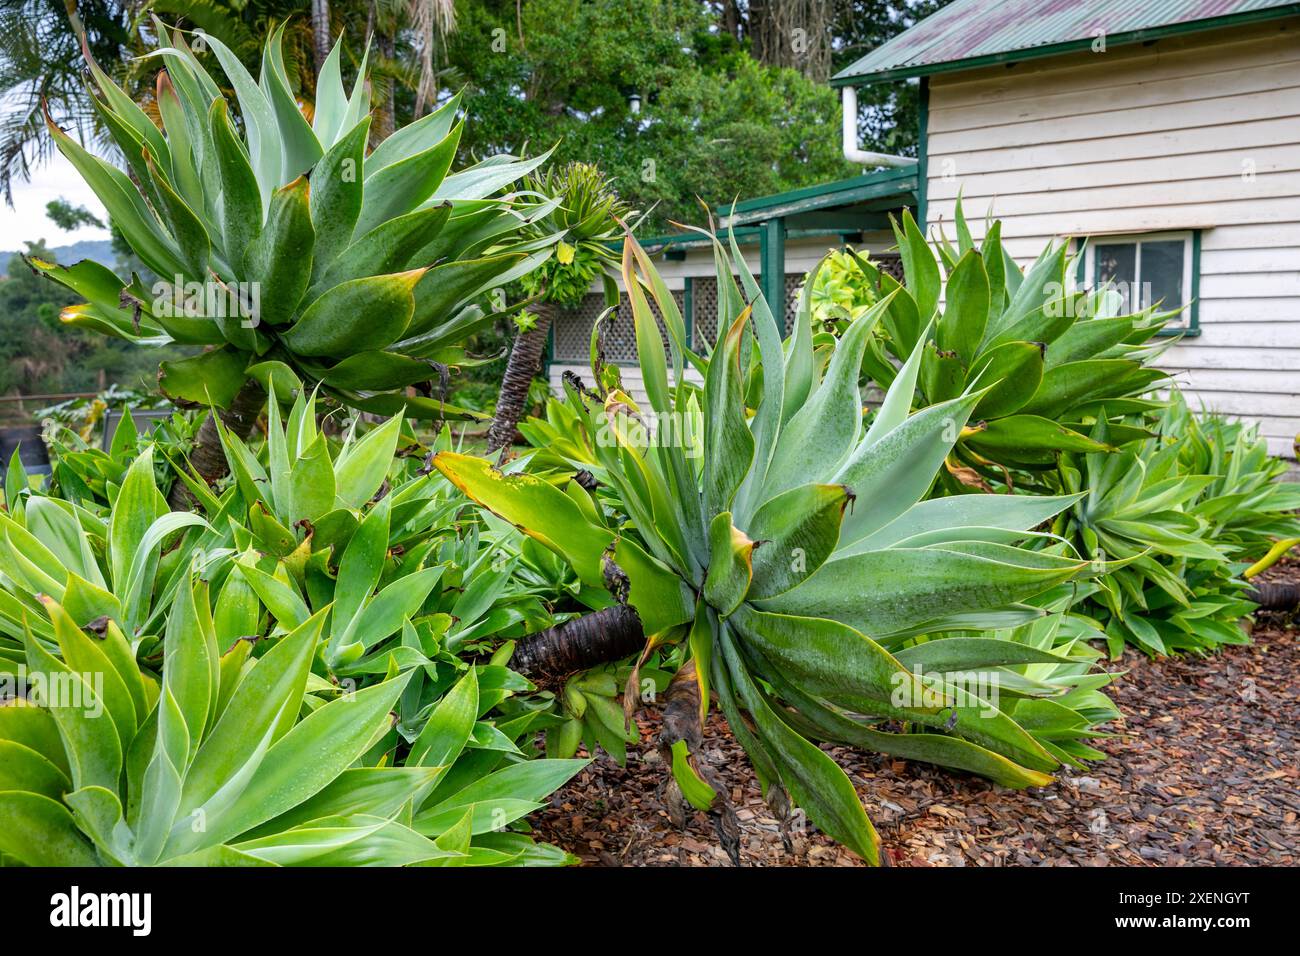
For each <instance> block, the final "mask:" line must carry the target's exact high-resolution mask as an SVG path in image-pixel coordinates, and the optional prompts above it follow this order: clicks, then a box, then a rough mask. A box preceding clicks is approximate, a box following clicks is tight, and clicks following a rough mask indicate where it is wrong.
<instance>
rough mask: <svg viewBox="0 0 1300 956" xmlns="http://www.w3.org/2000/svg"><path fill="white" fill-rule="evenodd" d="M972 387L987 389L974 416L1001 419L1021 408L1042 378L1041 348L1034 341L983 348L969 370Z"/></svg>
mask: <svg viewBox="0 0 1300 956" xmlns="http://www.w3.org/2000/svg"><path fill="white" fill-rule="evenodd" d="M970 378H971V381H972V383H973V384H972V386H971V387H972V388H976V389H987V391H986V393H985V395H984V397H983V398H981V399H980V401H979V404H978V405H976V406H975V411H974V413H973V414H974V415H975V417H976V418H1001V417H1002V416H1004V415H1011V414H1014V413H1015V412H1016V411H1018V410H1019V409H1020V408H1022V407H1023V406H1024V405H1025V403H1027V402H1028V401H1029V400H1030V399H1031V398H1033V397H1034V393H1035V392H1037V391H1038V386H1039V384H1040V383H1041V382H1042V380H1043V350H1042V348H1041V347H1040V346H1039V344H1038V343H1037V342H1008V343H1006V344H1005V345H999V346H996V347H995V348H992V349H989V350H988V351H986V352H985V353H984V354H983V355H982V356H981V358H980V360H979V361H978V362H976V363H975V365H974V367H973V368H972V369H971V373H970Z"/></svg>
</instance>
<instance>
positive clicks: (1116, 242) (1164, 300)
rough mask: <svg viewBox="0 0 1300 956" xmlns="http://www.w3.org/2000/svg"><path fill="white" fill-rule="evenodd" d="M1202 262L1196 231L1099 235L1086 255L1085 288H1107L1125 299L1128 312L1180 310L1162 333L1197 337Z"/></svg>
mask: <svg viewBox="0 0 1300 956" xmlns="http://www.w3.org/2000/svg"><path fill="white" fill-rule="evenodd" d="M1199 257H1200V234H1199V232H1196V231H1191V232H1158V233H1148V234H1146V235H1131V236H1095V237H1093V238H1092V239H1090V240H1089V241H1088V244H1087V247H1086V251H1085V254H1084V261H1083V263H1082V270H1083V276H1082V278H1083V284H1084V285H1085V286H1086V287H1087V288H1089V289H1096V288H1099V287H1100V286H1102V285H1105V284H1109V285H1110V286H1111V288H1113V289H1114V290H1115V291H1116V292H1118V293H1119V294H1120V295H1121V296H1123V297H1124V305H1125V309H1126V310H1127V311H1128V312H1137V311H1139V310H1141V309H1146V308H1150V307H1151V306H1158V307H1159V308H1160V309H1161V310H1162V311H1169V310H1173V309H1182V310H1183V311H1182V314H1181V315H1179V316H1178V318H1177V319H1175V320H1174V321H1172V322H1170V323H1169V324H1168V325H1167V326H1166V327H1165V330H1164V333H1163V334H1166V335H1177V334H1191V335H1195V334H1197V332H1198V323H1197V315H1196V312H1197V309H1196V293H1197V290H1196V285H1197V282H1198V279H1199V272H1200V270H1199V268H1198V266H1199V263H1198V261H1197V260H1198V259H1199Z"/></svg>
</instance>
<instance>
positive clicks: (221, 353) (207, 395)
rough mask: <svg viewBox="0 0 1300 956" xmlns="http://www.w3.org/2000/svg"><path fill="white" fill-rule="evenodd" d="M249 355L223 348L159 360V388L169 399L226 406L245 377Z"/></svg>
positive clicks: (237, 391) (219, 406)
mask: <svg viewBox="0 0 1300 956" xmlns="http://www.w3.org/2000/svg"><path fill="white" fill-rule="evenodd" d="M247 364H248V355H247V354H246V353H244V352H239V351H236V350H235V349H231V348H226V347H222V348H219V349H211V350H209V351H206V352H200V353H199V354H198V355H192V356H190V357H189V358H183V359H176V360H175V361H167V362H162V363H161V364H160V366H159V373H158V388H159V390H160V391H161V392H162V393H163V394H164V395H166V396H167V397H168V398H170V399H171V400H172V401H175V402H180V403H183V404H190V405H215V406H217V407H218V408H229V407H230V403H231V402H233V401H234V400H235V395H237V394H238V393H239V390H240V389H241V388H243V386H244V382H245V381H246V380H247V374H246V373H245V368H246V366H247Z"/></svg>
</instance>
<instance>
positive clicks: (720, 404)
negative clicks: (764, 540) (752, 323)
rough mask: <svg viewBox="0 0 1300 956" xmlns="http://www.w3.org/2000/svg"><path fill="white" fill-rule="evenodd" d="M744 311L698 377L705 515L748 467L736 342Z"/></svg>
mask: <svg viewBox="0 0 1300 956" xmlns="http://www.w3.org/2000/svg"><path fill="white" fill-rule="evenodd" d="M749 315H750V313H749V310H748V309H745V310H743V311H742V312H741V313H740V315H739V316H738V317H737V318H736V320H735V321H734V322H733V323H732V324H731V327H730V328H729V329H727V331H726V334H725V335H724V336H723V337H722V339H721V341H720V342H719V343H718V348H717V349H716V350H715V353H714V355H713V358H712V360H711V361H710V362H709V369H708V373H707V374H706V375H705V378H704V507H705V515H706V516H707V515H709V514H717V513H718V512H721V511H726V510H728V509H729V508H730V507H731V502H732V499H733V498H734V496H735V494H736V491H737V489H739V488H740V484H741V482H742V481H744V479H745V475H746V474H747V473H748V472H749V469H750V468H751V467H752V464H753V458H754V436H753V434H752V433H751V432H750V430H749V424H748V422H747V421H746V419H745V402H744V382H743V375H742V371H741V367H740V358H741V357H740V344H741V340H742V336H743V333H744V331H745V326H746V324H747V323H748V322H749Z"/></svg>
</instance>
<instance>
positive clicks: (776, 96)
mask: <svg viewBox="0 0 1300 956" xmlns="http://www.w3.org/2000/svg"><path fill="white" fill-rule="evenodd" d="M575 51H581V55H575ZM447 57H448V61H449V63H450V64H451V65H452V66H453V67H454V68H456V69H457V71H458V72H459V73H460V75H461V76H462V77H463V78H464V80H465V82H466V84H467V86H468V90H467V96H466V106H467V108H468V110H469V112H470V115H471V121H470V123H468V124H467V134H466V137H465V138H464V139H463V140H462V141H461V149H462V150H463V151H466V152H468V153H469V154H471V155H475V156H486V155H491V154H493V153H497V152H502V151H510V152H516V153H518V152H521V151H523V150H524V149H529V150H531V151H538V150H542V149H546V148H549V147H550V146H552V145H557V144H558V145H557V149H556V154H555V158H556V160H557V161H558V162H566V161H575V160H576V161H583V162H589V163H594V164H596V165H598V166H599V167H600V168H601V169H602V170H603V171H604V172H606V173H607V174H608V175H609V176H610V177H611V178H612V179H613V181H614V184H615V185H616V187H617V188H618V191H619V194H620V196H622V197H623V198H624V199H625V200H626V201H627V202H628V203H629V204H630V205H632V206H633V207H635V208H639V209H644V210H649V211H650V213H649V216H648V217H647V223H646V228H647V229H649V230H650V231H661V230H663V229H665V228H667V226H668V223H669V222H670V221H672V220H683V219H684V220H687V221H695V220H698V218H699V206H698V205H697V204H696V198H695V197H699V198H700V199H701V200H703V201H705V202H708V203H722V202H727V201H729V200H730V199H732V198H734V197H735V196H736V195H738V194H739V195H755V194H759V193H764V192H773V191H779V190H782V189H787V188H794V187H797V186H802V185H807V184H810V183H814V182H819V181H823V180H826V179H834V178H837V177H841V176H847V175H851V174H852V173H853V167H851V166H849V164H847V163H845V162H844V161H843V160H842V159H841V158H840V153H839V132H838V129H839V118H838V117H839V100H838V97H837V96H836V94H835V92H834V90H832V89H830V88H829V87H827V86H825V85H824V84H818V83H814V82H813V81H811V80H808V79H806V78H805V77H803V76H802V75H801V74H799V73H798V72H797V71H794V70H789V69H778V68H773V67H766V66H763V65H761V64H759V63H756V62H755V61H754V60H753V59H751V58H750V57H748V56H747V55H746V54H745V53H744V52H743V50H742V48H741V45H740V44H738V43H737V42H736V41H735V40H734V39H733V38H732V37H730V36H729V35H727V34H725V33H723V32H720V31H718V30H717V29H716V20H715V18H714V16H713V15H712V14H711V13H710V11H709V10H708V9H707V7H706V6H705V5H704V4H701V3H699V2H696V0H654V2H648V3H644V4H634V5H629V4H626V3H622V2H618V0H592V2H587V3H581V4H575V3H571V2H569V0H533V2H531V3H528V4H526V5H524V6H523V7H521V8H519V9H516V5H515V4H514V3H513V2H507V0H485V2H482V3H477V4H474V5H473V6H469V5H464V6H463V7H462V9H461V10H460V18H459V20H458V30H457V33H456V34H454V35H453V36H451V37H449V38H448V50H447Z"/></svg>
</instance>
